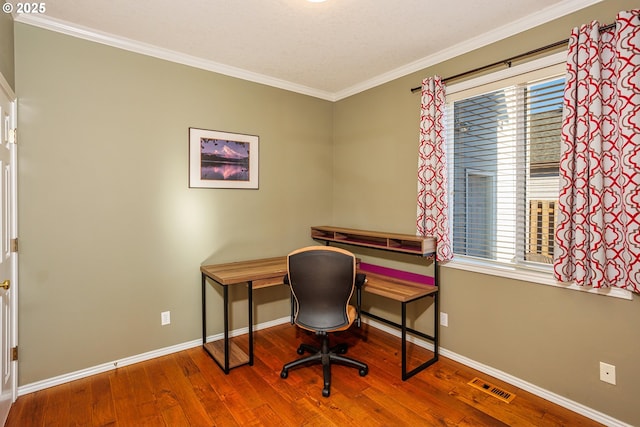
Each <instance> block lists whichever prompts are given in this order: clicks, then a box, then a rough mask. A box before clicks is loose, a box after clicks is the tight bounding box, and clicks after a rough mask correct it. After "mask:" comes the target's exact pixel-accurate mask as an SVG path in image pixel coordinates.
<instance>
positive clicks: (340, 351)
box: [338, 347, 347, 354]
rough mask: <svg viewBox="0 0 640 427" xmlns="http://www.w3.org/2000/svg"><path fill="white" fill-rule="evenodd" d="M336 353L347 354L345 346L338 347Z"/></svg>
mask: <svg viewBox="0 0 640 427" xmlns="http://www.w3.org/2000/svg"><path fill="white" fill-rule="evenodd" d="M338 354H347V347H341V348H339V349H338Z"/></svg>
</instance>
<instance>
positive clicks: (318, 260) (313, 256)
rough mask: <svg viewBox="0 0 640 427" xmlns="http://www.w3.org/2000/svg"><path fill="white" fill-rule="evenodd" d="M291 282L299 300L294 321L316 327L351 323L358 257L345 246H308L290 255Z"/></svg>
mask: <svg viewBox="0 0 640 427" xmlns="http://www.w3.org/2000/svg"><path fill="white" fill-rule="evenodd" d="M287 269H288V275H289V284H290V286H291V291H292V292H293V296H294V298H295V301H296V312H295V323H296V324H298V325H299V326H301V327H303V328H305V329H310V330H314V331H331V330H333V329H337V328H340V327H343V326H346V325H348V324H349V316H348V314H347V307H348V305H349V299H350V298H351V295H352V294H353V288H354V283H355V277H356V258H355V256H354V255H353V254H352V253H351V252H349V251H346V250H344V249H340V248H335V247H331V246H309V247H306V248H302V249H298V250H296V251H293V252H291V253H290V254H289V256H288V257H287Z"/></svg>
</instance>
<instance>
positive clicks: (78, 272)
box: [0, 0, 640, 425]
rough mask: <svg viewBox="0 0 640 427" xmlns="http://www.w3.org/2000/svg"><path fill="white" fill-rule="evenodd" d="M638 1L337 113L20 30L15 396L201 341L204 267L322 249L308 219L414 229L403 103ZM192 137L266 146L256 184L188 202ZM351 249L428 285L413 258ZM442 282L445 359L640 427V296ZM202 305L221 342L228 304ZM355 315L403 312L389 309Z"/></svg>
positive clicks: (454, 279) (274, 304) (407, 115)
mask: <svg viewBox="0 0 640 427" xmlns="http://www.w3.org/2000/svg"><path fill="white" fill-rule="evenodd" d="M632 3H636V2H631V1H620V0H615V1H614V0H609V1H605V2H602V3H598V4H596V5H594V6H592V7H590V8H588V9H585V10H583V11H581V12H579V13H575V14H573V15H570V16H567V17H564V18H562V19H559V20H557V21H555V22H552V23H550V24H548V25H544V26H542V27H540V28H536V29H533V30H529V31H527V32H526V33H523V34H521V35H518V36H514V37H511V38H509V39H507V40H504V41H502V42H499V43H495V44H493V45H490V46H487V47H485V48H482V49H479V50H477V51H474V52H470V53H468V54H465V55H463V56H460V57H458V58H454V59H452V60H449V61H446V62H443V63H441V64H437V65H435V66H433V67H430V68H428V69H425V70H422V71H420V72H417V73H413V74H411V75H409V76H406V77H403V78H399V79H397V80H394V81H392V82H389V83H387V84H384V85H381V86H379V87H376V88H373V89H370V90H367V91H365V92H362V93H360V94H357V95H354V96H351V97H349V98H346V99H343V100H341V101H338V102H336V103H330V102H327V101H322V100H318V99H314V98H311V97H307V96H303V95H298V94H293V93H290V92H287V91H283V90H279V89H274V88H271V87H267V86H263V85H259V84H254V83H250V82H246V81H242V80H238V79H234V78H230V77H225V76H221V75H218V74H215V73H211V72H207V71H202V70H197V69H193V68H189V67H186V66H182V65H178V64H173V63H169V62H166V61H162V60H158V59H154V58H150V57H145V56H142V55H138V54H134V53H130V52H126V51H122V50H118V49H114V48H110V47H106V46H103V45H99V44H95V43H91V42H87V41H83V40H78V39H74V38H71V37H67V36H63V35H60V34H56V33H52V32H49V31H46V30H41V29H37V28H34V27H31V26H28V25H23V24H16V28H15V68H16V73H15V88H16V92H17V94H18V97H19V127H20V151H19V174H20V175H19V181H20V194H19V227H20V230H19V231H20V233H19V235H20V241H21V242H20V245H21V246H20V293H19V297H20V300H19V301H20V313H19V315H20V318H19V321H20V333H19V339H20V375H19V382H20V384H21V385H25V384H30V383H33V382H36V381H39V380H45V379H49V378H52V377H55V376H57V375H63V374H67V373H70V372H74V371H77V370H80V369H84V368H88V367H92V366H96V365H98V364H101V363H105V362H109V361H112V360H116V359H119V358H124V357H128V356H133V355H137V354H141V353H144V352H146V351H151V350H156V349H159V348H164V347H167V346H171V345H176V344H180V343H183V342H188V341H190V340H196V339H199V338H200V336H201V331H200V275H199V271H198V269H199V266H200V265H202V264H208V263H217V262H226V261H232V260H240V259H250V258H257V257H266V256H277V255H283V254H285V253H287V252H288V251H289V250H292V249H294V248H296V247H300V246H303V245H306V244H310V243H313V241H312V240H310V238H309V226H311V225H319V224H334V225H338V226H345V227H354V228H364V229H374V230H385V231H395V232H404V233H414V231H415V215H416V208H415V198H416V178H415V169H416V165H417V146H418V120H419V102H420V99H419V95H418V94H412V93H411V92H410V91H409V89H410V88H411V87H415V86H418V85H419V84H420V81H421V80H422V79H423V78H424V77H427V76H430V75H433V74H440V75H442V76H449V75H453V74H457V73H459V72H462V71H466V70H469V69H473V68H475V67H477V66H481V65H484V64H486V63H489V62H493V61H497V60H500V59H502V58H504V57H506V56H510V55H514V54H518V53H521V52H523V51H526V50H529V49H533V48H536V47H539V46H541V45H544V44H547V43H551V42H555V41H557V40H560V39H563V38H566V37H567V36H568V33H569V31H570V29H571V28H572V27H573V26H576V25H580V24H583V23H586V22H589V21H590V20H592V19H599V20H601V22H603V23H608V22H612V21H613V19H614V17H615V14H616V12H617V11H619V10H622V9H630V8H632V7H634V6H635V7H637V5H633V4H632ZM0 25H2V24H1V23H0ZM1 28H2V27H0V29H1ZM190 126H194V127H201V128H206V129H216V130H224V131H232V132H243V133H250V134H256V135H259V136H260V189H259V190H212V189H189V188H188V180H187V172H188V170H187V169H188V158H187V153H188V151H187V150H188V143H187V129H188V128H189V127H190ZM354 251H355V250H354ZM355 252H357V254H358V255H359V256H361V257H362V258H363V259H365V260H372V261H379V262H381V263H384V264H387V265H389V266H392V267H395V266H398V267H400V268H406V269H408V270H412V271H417V272H423V273H424V272H432V266H431V265H429V264H428V262H426V261H425V260H423V259H421V258H417V257H416V258H410V259H407V257H405V256H401V255H400V256H398V255H393V254H387V253H384V254H380V253H378V252H376V251H366V250H363V251H355ZM425 267H426V268H425ZM440 274H441V285H442V298H441V301H442V308H443V311H446V312H447V313H448V314H449V327H447V328H441V329H440V330H441V333H442V346H443V348H445V349H447V350H449V351H452V352H455V353H457V354H459V355H462V356H464V357H467V358H469V359H471V360H474V361H477V362H479V363H482V364H485V365H488V366H490V367H492V368H494V369H497V370H499V371H502V372H505V373H506V374H510V375H513V376H515V377H517V378H520V379H522V380H524V381H527V382H529V383H532V384H535V385H537V386H539V387H541V388H543V389H546V390H549V391H551V392H553V393H556V394H558V395H561V396H565V397H566V398H569V399H571V400H573V401H575V402H578V403H580V404H583V405H585V406H587V407H590V408H593V409H595V410H597V411H600V412H603V413H605V414H608V415H610V416H611V417H614V418H616V419H619V420H622V421H625V422H627V423H630V424H635V425H640V413H638V411H637V408H636V407H634V404H635V402H634V398H635V396H638V395H640V370H638V369H637V360H639V359H640V329H639V328H638V327H637V325H640V307H639V304H640V303H639V302H638V298H637V297H634V299H633V300H632V301H626V300H620V299H616V298H609V297H603V296H598V295H592V294H586V293H581V292H576V291H569V290H564V289H558V288H553V287H549V286H544V285H536V284H532V283H528V282H522V281H517V280H510V279H505V278H498V277H494V276H488V275H482V274H478V273H470V272H465V271H461V270H455V269H452V268H450V267H441V268H440ZM233 297H234V299H235V300H236V302H235V304H234V306H233V308H232V310H231V311H232V313H233V322H232V328H239V327H243V326H246V320H245V319H244V314H245V305H244V304H246V300H245V299H244V295H243V292H235V293H234V295H233ZM208 298H209V299H210V307H212V308H211V313H212V317H211V318H210V319H209V322H208V323H209V331H210V333H211V334H215V333H220V332H221V331H222V322H221V316H218V315H219V314H221V311H222V306H221V296H220V295H219V293H218V292H216V291H214V290H213V288H212V291H210V292H209V296H208ZM256 299H257V308H256V310H257V312H256V318H255V320H256V322H258V323H262V322H266V321H269V320H274V319H279V318H282V317H284V316H286V315H287V314H288V309H289V307H288V295H287V293H286V289H284V288H283V287H281V288H272V289H268V290H261V291H258V292H256ZM366 304H369V305H373V306H374V308H373V309H372V311H379V312H385V313H386V314H388V315H390V316H392V317H393V316H397V312H398V309H397V307H396V305H395V304H389V303H387V302H386V301H385V300H383V299H379V300H376V299H369V300H368V301H367V303H366ZM165 310H171V320H172V324H171V325H169V326H164V327H162V326H160V312H161V311H165ZM431 310H432V307H431V306H430V305H429V303H424V304H418V305H417V306H416V307H413V308H412V313H411V315H415V316H416V317H417V320H416V322H415V325H416V326H417V327H419V328H420V329H425V330H429V329H430V328H431V326H430V322H431V314H432V312H431ZM599 361H605V362H607V363H611V364H614V365H616V369H617V380H618V385H616V386H611V385H609V384H606V383H603V382H601V381H599V379H598V362H599Z"/></svg>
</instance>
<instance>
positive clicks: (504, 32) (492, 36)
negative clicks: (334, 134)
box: [335, 0, 602, 100]
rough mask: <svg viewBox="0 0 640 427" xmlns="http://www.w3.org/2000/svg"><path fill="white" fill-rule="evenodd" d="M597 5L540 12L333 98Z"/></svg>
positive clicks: (581, 2) (592, 0)
mask: <svg viewBox="0 0 640 427" xmlns="http://www.w3.org/2000/svg"><path fill="white" fill-rule="evenodd" d="M600 2H602V0H567V1H565V2H562V3H560V4H557V5H554V6H552V7H548V8H546V9H543V10H541V11H540V12H538V13H536V14H533V15H529V16H527V17H526V18H523V19H520V20H517V21H514V22H512V23H510V24H508V25H504V26H502V27H498V28H496V29H494V30H493V31H491V32H488V33H485V34H482V35H480V36H478V37H475V38H472V39H469V40H466V41H464V42H462V43H459V44H457V45H455V46H452V47H449V48H446V49H444V50H441V51H439V52H436V53H435V54H433V55H429V56H427V57H424V58H422V59H419V60H417V61H414V62H411V63H409V64H407V65H404V66H402V67H399V68H396V69H394V70H391V71H389V72H387V73H384V74H381V75H379V76H376V77H374V78H372V79H369V80H366V81H364V82H362V83H359V84H357V85H354V86H352V87H350V88H347V89H345V90H343V91H340V92H337V93H336V94H335V99H336V100H340V99H343V98H347V97H349V96H352V95H355V94H357V93H360V92H363V91H365V90H367V89H371V88H373V87H376V86H379V85H381V84H384V83H388V82H390V81H392V80H395V79H398V78H400V77H404V76H407V75H409V74H412V73H415V72H417V71H420V70H423V69H425V68H429V67H432V66H434V65H436V64H439V63H441V62H444V61H447V60H449V59H452V58H455V57H457V56H460V55H463V54H465V53H468V52H471V51H473V50H476V49H479V48H481V47H484V46H487V45H490V44H491V43H495V42H498V41H500V40H503V39H506V38H508V37H511V36H514V35H516V34H518V33H521V32H523V31H527V30H530V29H532V28H535V27H537V26H539V25H542V24H545V23H547V22H551V21H553V20H555V19H558V18H561V17H563V16H566V15H569V14H571V13H573V12H576V11H578V10H580V9H584V8H587V7H589V6H592V5H594V4H597V3H600ZM568 36H569V31H567V37H568ZM419 85H420V82H417V84H416V86H419Z"/></svg>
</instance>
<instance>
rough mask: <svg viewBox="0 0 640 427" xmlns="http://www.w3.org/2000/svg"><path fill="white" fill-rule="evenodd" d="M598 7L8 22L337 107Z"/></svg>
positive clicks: (112, 15)
mask: <svg viewBox="0 0 640 427" xmlns="http://www.w3.org/2000/svg"><path fill="white" fill-rule="evenodd" d="M599 1H600V0H448V1H447V0H445V1H443V0H395V1H394V0H326V1H325V2H324V3H310V2H308V1H307V0H91V1H88V0H47V1H46V2H44V5H45V6H46V12H45V13H44V14H42V15H38V14H22V15H14V18H15V20H16V21H18V22H24V23H28V24H32V25H36V26H39V27H43V28H47V29H51V30H54V31H59V32H62V33H66V34H71V35H74V36H77V37H82V38H85V39H89V40H93V41H97V42H100V43H105V44H109V45H113V46H117V47H121V48H124V49H128V50H132V51H136V52H141V53H145V54H148V55H152V56H156V57H160V58H164V59H168V60H172V61H176V62H181V63H185V64H188V65H192V66H196V67H199V68H204V69H208V70H212V71H216V72H220V73H223V74H226V75H231V76H234V77H240V78H244V79H247V80H251V81H256V82H259V83H265V84H269V85H272V86H276V87H281V88H285V89H288V90H293V91H296V92H300V93H304V94H308V95H312V96H316V97H319V98H323V99H329V100H337V99H341V98H344V97H346V96H349V95H352V94H354V93H358V92H360V91H362V90H365V89H368V88H370V87H374V86H376V85H379V84H381V83H384V82H386V81H390V80H392V79H395V78H398V77H401V76H403V75H407V74H409V73H412V72H415V71H418V70H420V69H422V68H425V67H427V66H430V65H432V64H435V63H438V62H441V61H442V60H445V59H448V58H451V57H454V56H457V55H459V54H462V53H464V52H467V51H469V50H472V49H475V48H478V47H481V46H483V45H486V44H488V43H491V42H494V41H496V40H500V39H502V38H505V37H509V36H511V35H513V34H516V33H518V32H521V31H523V30H526V29H528V28H532V27H534V26H537V25H540V24H542V23H545V22H548V21H550V20H552V19H555V18H557V17H560V16H563V15H566V14H568V13H571V12H574V11H576V10H579V9H582V8H584V7H586V6H589V5H591V4H594V3H597V2H599ZM567 36H568V34H567ZM425 77H426V76H425ZM416 83H419V82H416Z"/></svg>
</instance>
